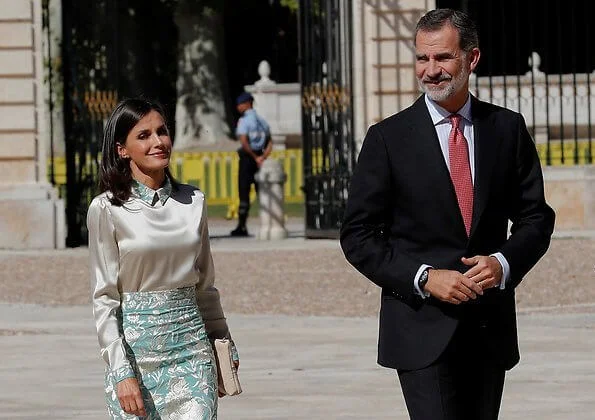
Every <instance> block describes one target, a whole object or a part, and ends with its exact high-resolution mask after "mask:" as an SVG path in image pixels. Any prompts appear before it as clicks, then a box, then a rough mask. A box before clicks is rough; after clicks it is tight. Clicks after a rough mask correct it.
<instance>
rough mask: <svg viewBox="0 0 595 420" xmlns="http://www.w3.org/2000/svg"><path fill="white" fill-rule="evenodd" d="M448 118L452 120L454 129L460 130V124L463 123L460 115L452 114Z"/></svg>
mask: <svg viewBox="0 0 595 420" xmlns="http://www.w3.org/2000/svg"><path fill="white" fill-rule="evenodd" d="M448 118H449V119H450V123H451V124H452V128H453V129H455V130H456V129H457V128H459V123H460V122H461V116H460V115H459V114H450V115H449V117H448Z"/></svg>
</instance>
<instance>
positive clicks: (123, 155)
mask: <svg viewBox="0 0 595 420" xmlns="http://www.w3.org/2000/svg"><path fill="white" fill-rule="evenodd" d="M116 151H117V152H118V156H120V159H128V157H129V156H128V152H127V151H126V147H124V146H122V145H121V144H120V143H116Z"/></svg>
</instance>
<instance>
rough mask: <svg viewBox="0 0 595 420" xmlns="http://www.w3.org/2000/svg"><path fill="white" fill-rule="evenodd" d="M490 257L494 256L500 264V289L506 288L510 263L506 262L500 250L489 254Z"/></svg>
mask: <svg viewBox="0 0 595 420" xmlns="http://www.w3.org/2000/svg"><path fill="white" fill-rule="evenodd" d="M490 257H495V258H496V259H497V260H498V262H499V263H500V265H501V266H502V279H501V280H500V290H504V289H505V288H506V283H507V282H508V279H509V277H510V265H509V264H508V261H507V260H506V258H505V257H504V255H502V253H501V252H496V253H494V254H490Z"/></svg>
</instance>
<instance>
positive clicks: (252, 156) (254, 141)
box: [231, 92, 273, 236]
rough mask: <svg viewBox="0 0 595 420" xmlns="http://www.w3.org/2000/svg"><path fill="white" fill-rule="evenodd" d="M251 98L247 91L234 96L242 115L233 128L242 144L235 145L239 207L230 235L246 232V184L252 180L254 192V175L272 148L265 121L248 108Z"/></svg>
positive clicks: (247, 188)
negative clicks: (238, 146) (236, 148)
mask: <svg viewBox="0 0 595 420" xmlns="http://www.w3.org/2000/svg"><path fill="white" fill-rule="evenodd" d="M253 102H254V98H253V97H252V95H250V94H249V93H247V92H243V93H242V94H241V95H240V96H238V99H237V100H236V104H237V109H238V112H239V113H240V114H241V115H242V116H241V117H240V119H239V121H238V126H237V128H236V137H237V138H238V140H239V141H240V143H241V144H242V147H240V148H239V149H238V155H239V156H240V170H239V172H238V189H239V195H240V209H239V212H238V213H239V221H238V227H237V228H235V229H234V230H232V231H231V236H248V230H247V229H246V219H248V212H249V211H250V187H251V185H252V184H254V186H255V188H256V192H258V183H256V182H255V180H254V175H255V174H256V172H258V169H259V168H260V167H261V166H262V164H263V162H264V161H265V159H266V158H267V157H268V156H269V155H270V154H271V150H272V148H273V143H272V142H271V131H270V128H269V125H268V123H267V122H266V121H265V120H264V119H263V118H262V117H260V116H259V115H258V114H257V113H256V111H255V110H254V109H253V108H252V104H253Z"/></svg>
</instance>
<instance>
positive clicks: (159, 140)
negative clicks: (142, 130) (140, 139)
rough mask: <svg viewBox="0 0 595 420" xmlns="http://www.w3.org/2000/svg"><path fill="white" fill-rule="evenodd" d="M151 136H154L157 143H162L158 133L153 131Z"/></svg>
mask: <svg viewBox="0 0 595 420" xmlns="http://www.w3.org/2000/svg"><path fill="white" fill-rule="evenodd" d="M153 138H155V139H156V140H157V144H159V145H162V144H163V142H162V141H161V137H159V134H157V133H153Z"/></svg>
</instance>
